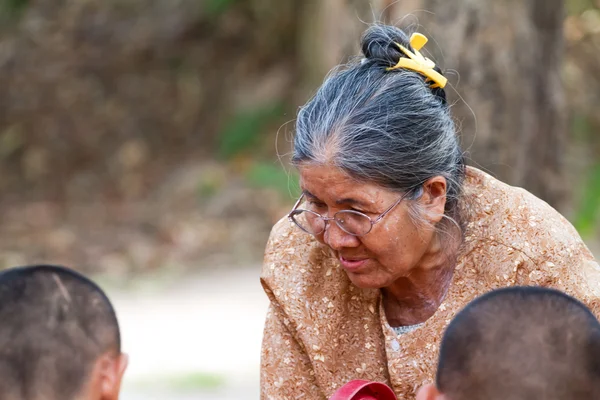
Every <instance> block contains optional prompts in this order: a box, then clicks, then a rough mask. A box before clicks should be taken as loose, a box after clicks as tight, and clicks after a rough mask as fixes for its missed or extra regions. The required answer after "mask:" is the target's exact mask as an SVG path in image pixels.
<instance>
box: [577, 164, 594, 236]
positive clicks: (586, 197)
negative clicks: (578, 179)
mask: <svg viewBox="0 0 600 400" xmlns="http://www.w3.org/2000/svg"><path fill="white" fill-rule="evenodd" d="M599 223H600V163H598V164H596V166H595V167H594V168H593V169H592V170H591V171H590V173H589V175H588V178H587V179H586V181H585V184H584V186H583V194H582V198H581V202H580V204H579V207H578V209H577V214H576V216H575V222H574V225H575V228H577V230H578V231H579V233H580V234H581V235H582V236H584V237H587V236H589V235H592V234H593V233H594V230H595V227H596V226H597V224H599Z"/></svg>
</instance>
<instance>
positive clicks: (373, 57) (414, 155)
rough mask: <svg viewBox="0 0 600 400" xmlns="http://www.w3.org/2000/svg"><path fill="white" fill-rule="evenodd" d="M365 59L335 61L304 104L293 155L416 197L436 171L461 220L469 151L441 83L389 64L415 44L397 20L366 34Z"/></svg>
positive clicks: (448, 211)
mask: <svg viewBox="0 0 600 400" xmlns="http://www.w3.org/2000/svg"><path fill="white" fill-rule="evenodd" d="M361 42H362V52H363V55H364V58H363V59H362V60H357V61H353V62H351V63H349V64H347V65H344V66H340V67H338V68H336V69H335V70H334V71H333V72H332V73H331V74H330V75H329V76H328V77H327V78H326V79H325V82H324V83H323V85H322V86H321V87H320V88H319V90H318V91H317V93H316V94H315V96H314V97H313V98H312V99H311V100H310V101H309V102H308V103H307V104H306V105H305V106H303V107H302V108H301V109H300V112H299V114H298V118H297V122H296V135H295V138H294V150H293V156H292V162H293V163H294V164H295V165H300V164H305V163H313V164H331V165H334V166H336V167H338V168H340V169H341V170H343V171H345V172H346V173H347V174H348V175H350V176H351V177H353V178H355V179H357V180H360V181H366V182H372V183H376V184H378V185H380V186H382V187H385V188H388V189H392V190H396V191H400V192H406V191H413V192H414V195H412V196H410V197H409V198H412V199H414V198H415V197H417V196H418V194H419V193H421V191H420V190H419V189H420V188H421V185H422V184H423V183H425V181H427V180H428V179H429V178H432V177H434V176H439V175H441V176H443V177H444V178H446V181H447V192H446V198H447V200H446V208H445V216H446V217H447V218H449V219H450V220H452V221H453V222H454V223H456V224H457V225H459V227H460V225H461V221H460V216H459V207H458V199H459V196H460V194H461V188H462V182H463V180H464V174H465V165H464V157H463V152H462V150H461V148H460V145H459V143H458V138H457V135H456V129H455V125H454V122H453V120H452V117H451V115H450V110H449V107H448V104H447V102H446V96H445V92H444V90H443V89H441V88H437V89H432V88H431V87H430V85H429V83H427V82H425V80H426V78H425V77H424V76H422V75H420V74H418V73H416V72H413V71H410V70H406V69H397V70H390V71H388V70H387V68H388V67H391V66H394V65H396V64H397V63H398V60H399V58H400V57H404V54H403V53H401V52H400V50H399V49H398V46H397V44H401V45H403V46H405V47H406V48H408V49H410V50H413V49H412V47H411V46H410V43H409V38H408V36H407V35H406V34H405V33H404V32H403V31H402V30H400V29H398V28H396V27H393V26H386V25H374V26H372V27H370V28H369V29H368V30H367V31H366V32H365V33H364V35H363V37H362V40H361Z"/></svg>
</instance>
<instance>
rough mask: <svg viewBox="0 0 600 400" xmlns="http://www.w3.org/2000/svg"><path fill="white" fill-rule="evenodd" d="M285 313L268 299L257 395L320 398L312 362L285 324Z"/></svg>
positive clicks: (273, 399)
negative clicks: (258, 392)
mask: <svg viewBox="0 0 600 400" xmlns="http://www.w3.org/2000/svg"><path fill="white" fill-rule="evenodd" d="M284 321H285V315H284V314H283V312H282V310H281V309H280V307H279V305H278V304H277V303H276V302H275V301H274V299H271V305H270V306H269V311H268V313H267V321H266V323H265V331H264V337H263V344H262V352H261V367H260V387H261V389H260V393H261V394H260V398H261V399H262V400H283V399H303V400H304V399H305V400H323V399H325V396H324V395H323V393H322V392H321V390H320V389H319V387H318V386H317V383H316V380H315V374H314V372H313V369H312V363H311V361H310V359H309V358H308V355H307V354H306V352H305V351H304V350H303V348H302V346H301V345H300V343H298V341H297V340H296V338H295V337H294V335H292V333H291V332H290V331H289V329H288V328H287V327H286V325H285V323H284Z"/></svg>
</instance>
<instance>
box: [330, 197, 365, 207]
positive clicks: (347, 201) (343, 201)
mask: <svg viewBox="0 0 600 400" xmlns="http://www.w3.org/2000/svg"><path fill="white" fill-rule="evenodd" d="M335 203H336V204H347V205H357V206H363V207H366V206H368V205H369V204H367V203H365V202H364V201H361V200H357V199H354V198H352V197H346V198H343V199H339V200H336V201H335Z"/></svg>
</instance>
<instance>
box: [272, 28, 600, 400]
mask: <svg viewBox="0 0 600 400" xmlns="http://www.w3.org/2000/svg"><path fill="white" fill-rule="evenodd" d="M425 42H426V39H425V38H424V37H423V36H421V35H418V34H416V35H413V36H412V37H411V38H410V39H409V38H408V37H407V36H406V34H405V33H403V32H402V31H401V30H399V29H397V28H394V27H390V26H374V27H372V28H370V29H369V30H368V31H367V32H366V33H365V34H364V36H363V39H362V51H363V53H364V59H363V60H362V61H361V62H357V63H353V64H350V65H348V66H345V67H344V68H342V69H340V70H338V71H337V72H335V73H333V74H332V75H331V76H329V77H328V78H327V80H326V81H325V83H324V84H323V85H322V86H321V88H320V89H319V91H318V92H317V94H316V95H315V97H314V98H313V99H312V100H310V101H309V102H308V104H306V105H305V106H304V107H303V108H302V109H301V110H300V112H299V114H298V119H297V125H296V136H295V140H294V151H293V162H294V164H295V165H296V167H297V168H298V170H299V173H300V183H301V187H302V190H303V191H302V196H301V197H300V199H299V200H298V202H297V203H296V205H295V206H294V208H293V209H292V211H291V212H290V214H289V215H288V217H287V218H284V219H282V220H281V221H280V222H278V223H277V225H275V227H274V228H273V231H272V233H271V237H270V239H269V242H268V245H267V250H266V254H265V262H264V267H263V271H262V284H263V286H264V288H265V291H266V293H267V295H268V296H269V299H270V308H269V311H268V315H267V321H266V325H265V334H264V342H263V348H262V366H261V391H262V396H261V397H262V398H263V399H303V400H312V399H325V398H327V397H329V396H330V395H331V394H332V393H334V392H335V390H336V389H338V388H339V387H341V386H342V385H343V384H344V383H346V382H347V381H349V380H352V379H365V380H369V381H380V382H384V383H386V384H388V385H390V386H391V387H392V388H393V389H394V391H395V392H396V394H397V395H398V396H399V398H401V399H406V398H414V396H415V390H416V389H417V388H418V387H420V386H421V385H422V384H424V383H427V382H432V381H433V377H434V374H435V366H436V360H437V356H438V348H439V343H440V336H441V335H442V333H443V331H444V328H445V326H446V324H447V323H448V322H449V321H450V320H451V319H452V317H453V316H454V315H455V314H456V312H457V311H458V310H460V309H461V308H462V307H463V306H464V305H466V304H467V303H468V302H469V301H471V300H472V299H474V298H475V297H477V296H479V295H481V294H483V293H484V292H487V291H490V290H492V289H496V288H500V287H503V286H508V285H541V286H548V287H554V288H557V289H560V290H563V291H565V292H567V293H570V294H571V295H574V296H575V297H577V298H579V299H581V300H582V301H584V302H585V303H586V304H587V305H588V306H589V307H591V309H592V310H593V311H594V312H595V313H596V314H597V315H598V313H599V312H600V301H599V298H600V268H599V267H598V264H597V263H596V262H595V261H594V259H593V257H592V254H591V253H590V252H589V250H588V249H587V248H586V246H585V245H584V243H583V242H582V240H581V238H580V237H579V236H578V234H577V232H576V231H575V229H574V228H573V227H572V226H571V225H570V224H569V223H568V222H567V220H566V219H565V218H563V217H562V216H561V215H560V214H558V213H557V212H556V211H555V210H554V209H552V208H551V207H550V206H548V204H546V203H545V202H543V201H541V200H539V199H537V198H536V197H534V196H533V195H531V194H530V193H528V192H526V191H525V190H523V189H519V188H515V187H511V186H508V185H506V184H504V183H502V182H500V181H498V180H496V179H494V178H492V177H491V176H489V175H487V174H485V173H483V172H482V171H479V170H477V169H475V168H471V167H465V165H464V159H463V152H462V151H461V149H460V147H459V144H458V140H457V136H456V128H455V126H454V124H453V121H452V117H451V115H450V110H449V106H448V104H447V103H446V98H445V93H444V89H443V87H444V85H445V84H446V79H445V78H444V77H443V76H442V75H441V74H440V70H439V69H438V68H437V67H435V65H434V64H433V62H432V61H430V60H428V59H426V58H424V57H423V56H421V54H420V53H419V51H418V50H419V49H420V48H421V47H422V46H423V45H424V44H425Z"/></svg>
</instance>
